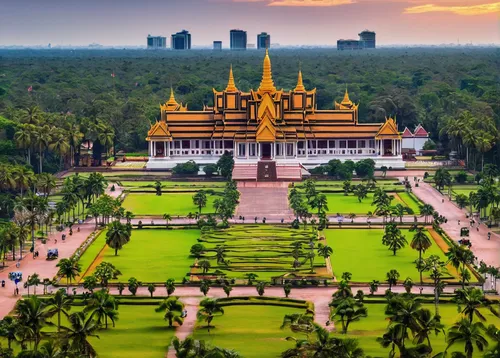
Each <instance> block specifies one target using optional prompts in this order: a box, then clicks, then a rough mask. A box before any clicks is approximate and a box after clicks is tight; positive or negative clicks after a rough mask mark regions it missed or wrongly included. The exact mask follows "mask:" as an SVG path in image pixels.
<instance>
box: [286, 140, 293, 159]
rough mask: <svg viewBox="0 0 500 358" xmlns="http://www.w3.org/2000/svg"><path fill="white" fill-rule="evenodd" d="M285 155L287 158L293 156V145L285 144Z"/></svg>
mask: <svg viewBox="0 0 500 358" xmlns="http://www.w3.org/2000/svg"><path fill="white" fill-rule="evenodd" d="M286 155H287V156H288V157H293V156H294V153H293V143H287V144H286Z"/></svg>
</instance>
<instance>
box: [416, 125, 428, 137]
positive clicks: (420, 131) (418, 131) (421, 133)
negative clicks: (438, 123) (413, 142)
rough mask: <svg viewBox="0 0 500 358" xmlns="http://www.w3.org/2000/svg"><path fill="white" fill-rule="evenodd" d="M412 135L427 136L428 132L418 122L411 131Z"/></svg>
mask: <svg viewBox="0 0 500 358" xmlns="http://www.w3.org/2000/svg"><path fill="white" fill-rule="evenodd" d="M413 135H414V136H415V137H420V138H427V137H429V133H428V132H427V131H426V130H425V129H424V127H422V126H421V125H420V124H419V125H418V126H417V128H415V132H414V133H413Z"/></svg>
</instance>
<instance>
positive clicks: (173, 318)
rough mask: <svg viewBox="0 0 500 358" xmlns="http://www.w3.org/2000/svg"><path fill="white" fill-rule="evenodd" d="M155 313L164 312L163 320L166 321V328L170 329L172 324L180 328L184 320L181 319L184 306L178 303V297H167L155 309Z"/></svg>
mask: <svg viewBox="0 0 500 358" xmlns="http://www.w3.org/2000/svg"><path fill="white" fill-rule="evenodd" d="M155 311H156V312H165V315H164V316H163V318H164V319H165V321H168V326H169V327H172V326H173V325H174V322H175V323H177V324H178V325H179V326H182V323H183V322H184V318H183V317H182V311H184V304H183V303H182V302H181V301H179V298H178V297H173V296H172V297H169V298H167V299H166V300H163V301H162V302H161V303H160V304H159V306H158V307H157V308H156V309H155Z"/></svg>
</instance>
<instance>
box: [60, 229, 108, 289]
mask: <svg viewBox="0 0 500 358" xmlns="http://www.w3.org/2000/svg"><path fill="white" fill-rule="evenodd" d="M104 245H106V231H102V232H101V233H100V234H99V236H98V237H96V238H95V240H94V242H93V243H92V245H90V246H89V247H87V250H85V252H84V253H83V255H82V256H81V257H80V260H78V262H79V263H80V265H81V266H82V272H81V275H82V276H83V275H85V271H87V268H88V267H89V266H90V265H91V264H92V262H93V261H94V259H95V258H96V257H97V255H99V252H101V250H102V248H103V247H104ZM63 282H64V280H63Z"/></svg>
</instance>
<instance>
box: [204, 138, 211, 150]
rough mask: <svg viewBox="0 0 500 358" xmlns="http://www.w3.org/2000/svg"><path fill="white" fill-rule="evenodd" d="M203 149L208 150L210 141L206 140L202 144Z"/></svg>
mask: <svg viewBox="0 0 500 358" xmlns="http://www.w3.org/2000/svg"><path fill="white" fill-rule="evenodd" d="M203 148H205V149H210V141H209V140H206V141H204V142H203Z"/></svg>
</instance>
